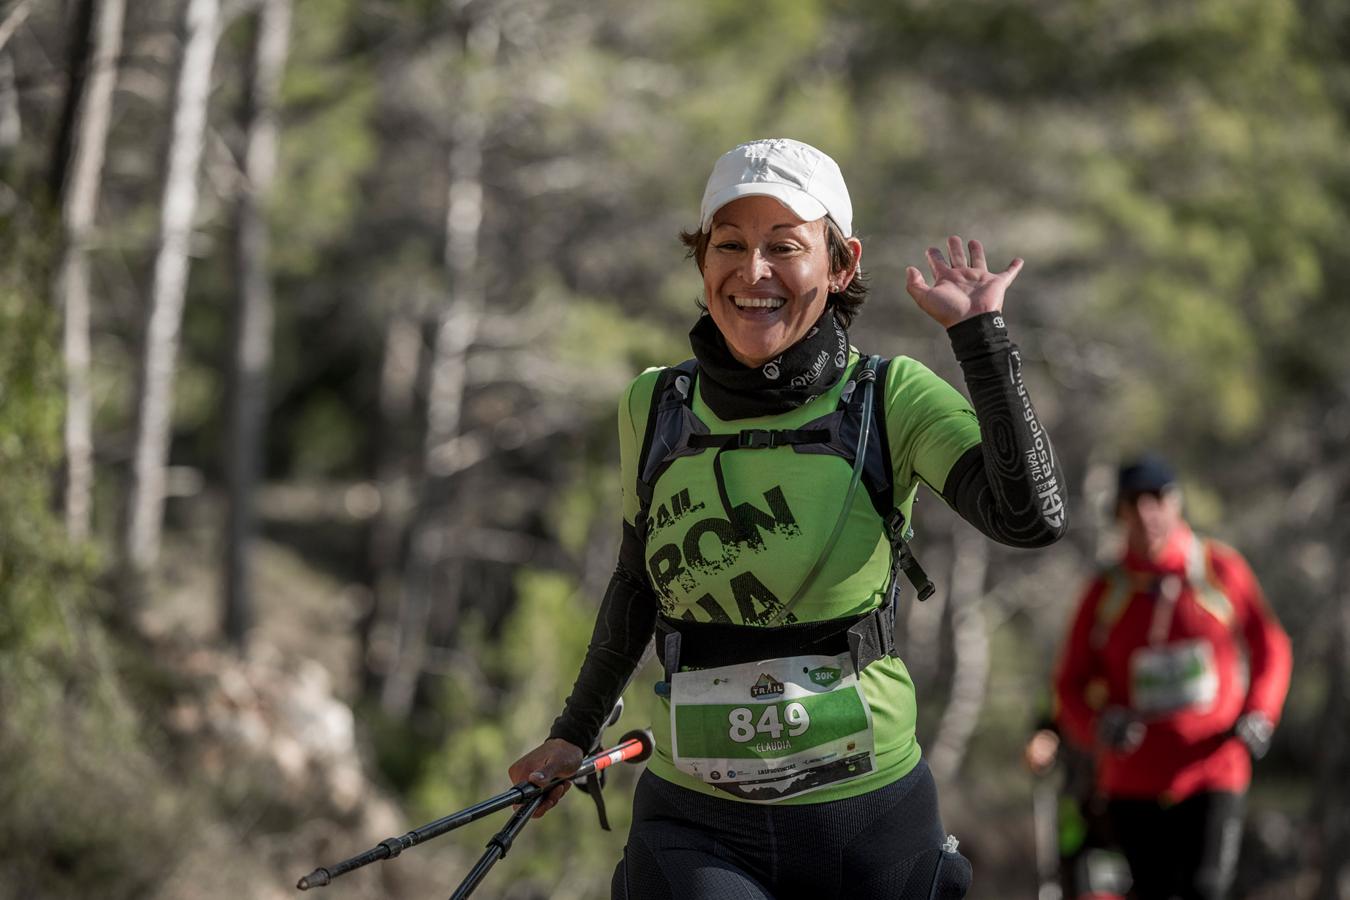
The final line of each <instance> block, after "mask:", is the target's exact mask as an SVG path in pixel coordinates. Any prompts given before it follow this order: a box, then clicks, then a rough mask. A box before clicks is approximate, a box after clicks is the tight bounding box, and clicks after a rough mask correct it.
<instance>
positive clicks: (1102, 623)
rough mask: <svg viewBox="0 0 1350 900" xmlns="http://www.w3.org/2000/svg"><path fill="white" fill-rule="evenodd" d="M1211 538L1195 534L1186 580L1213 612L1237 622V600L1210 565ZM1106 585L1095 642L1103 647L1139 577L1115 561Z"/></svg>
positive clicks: (1221, 618) (1228, 621)
mask: <svg viewBox="0 0 1350 900" xmlns="http://www.w3.org/2000/svg"><path fill="white" fill-rule="evenodd" d="M1209 545H1210V541H1209V540H1208V539H1207V538H1202V537H1200V536H1199V535H1194V536H1193V537H1192V539H1191V545H1190V546H1189V547H1188V548H1186V584H1188V585H1189V586H1190V587H1191V590H1192V591H1194V593H1195V600H1196V602H1197V603H1199V604H1200V606H1201V607H1203V608H1204V609H1205V610H1207V611H1208V612H1209V613H1210V615H1212V616H1214V618H1216V619H1218V620H1219V621H1220V622H1222V623H1223V624H1225V625H1231V624H1232V622H1233V602H1232V601H1231V600H1229V599H1228V595H1227V594H1226V593H1224V590H1223V586H1222V585H1221V584H1219V580H1218V579H1217V578H1215V577H1214V571H1213V569H1212V568H1211V566H1210V561H1209V560H1210V549H1209ZM1101 577H1102V579H1103V580H1104V581H1105V582H1106V587H1105V588H1103V590H1102V598H1101V600H1100V601H1099V602H1098V603H1097V615H1096V617H1095V618H1094V619H1093V623H1092V632H1091V638H1090V640H1091V644H1092V647H1093V649H1095V650H1100V649H1101V648H1102V647H1105V646H1106V642H1107V639H1108V638H1110V636H1111V630H1112V629H1113V628H1115V626H1116V622H1118V621H1119V620H1120V617H1121V616H1122V615H1123V614H1124V612H1125V607H1127V606H1128V605H1129V603H1130V598H1131V597H1133V596H1134V594H1135V589H1136V580H1135V577H1134V575H1133V574H1132V573H1131V572H1130V571H1129V570H1128V569H1126V568H1125V567H1124V566H1122V565H1119V564H1117V565H1114V566H1111V567H1110V568H1108V569H1106V570H1105V571H1104V572H1102V576H1101Z"/></svg>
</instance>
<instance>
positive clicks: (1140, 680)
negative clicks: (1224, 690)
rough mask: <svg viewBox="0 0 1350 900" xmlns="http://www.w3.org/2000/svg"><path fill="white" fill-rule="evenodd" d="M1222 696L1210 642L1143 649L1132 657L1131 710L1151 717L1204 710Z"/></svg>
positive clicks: (1192, 642) (1180, 642) (1135, 652)
mask: <svg viewBox="0 0 1350 900" xmlns="http://www.w3.org/2000/svg"><path fill="white" fill-rule="evenodd" d="M1218 694H1219V675H1218V672H1217V670H1216V668H1215V665H1214V648H1213V647H1212V646H1211V645H1210V643H1209V641H1205V640H1193V641H1177V642H1176V643H1172V644H1166V645H1164V646H1162V647H1141V648H1140V649H1138V650H1136V651H1134V653H1133V654H1132V655H1131V656H1130V706H1131V707H1132V708H1133V709H1135V710H1136V711H1138V712H1141V713H1149V714H1154V715H1157V714H1161V713H1172V712H1177V711H1179V710H1183V709H1205V708H1207V707H1209V706H1211V705H1212V704H1213V703H1214V699H1215V698H1216V697H1217V696H1218Z"/></svg>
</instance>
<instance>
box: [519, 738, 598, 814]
mask: <svg viewBox="0 0 1350 900" xmlns="http://www.w3.org/2000/svg"><path fill="white" fill-rule="evenodd" d="M584 757H585V754H584V753H583V752H582V750H581V748H580V747H578V746H577V745H576V744H573V743H571V742H570V741H565V740H563V739H562V738H549V739H548V740H546V741H544V742H543V743H542V744H540V745H539V746H538V747H535V748H534V749H533V750H531V751H530V752H529V753H526V754H525V755H524V756H522V757H521V758H520V759H518V760H516V761H515V762H514V763H512V764H511V768H510V769H508V770H507V771H508V773H509V774H510V777H511V783H512V784H520V783H521V782H522V781H528V782H530V783H531V784H537V785H541V786H542V785H545V784H548V783H549V782H550V781H553V780H554V779H555V778H566V777H567V776H568V775H571V774H572V773H573V772H575V771H576V770H577V769H578V768H579V767H580V766H581V761H582V759H583V758H584ZM571 787H572V782H570V781H566V782H563V783H562V784H560V785H558V786H557V787H555V788H554V789H553V790H551V791H549V792H548V794H547V796H545V797H544V802H543V803H540V804H539V808H538V809H536V810H535V811H534V818H536V819H537V818H539V817H540V816H542V815H543V814H544V813H546V812H548V811H549V810H550V809H552V808H553V807H555V806H557V805H558V801H559V800H561V799H562V798H563V794H566V793H567V791H568V790H569V789H570V788H571Z"/></svg>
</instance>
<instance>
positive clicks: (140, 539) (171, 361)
mask: <svg viewBox="0 0 1350 900" xmlns="http://www.w3.org/2000/svg"><path fill="white" fill-rule="evenodd" d="M219 24H220V3H219V0H188V8H187V16H186V26H187V28H186V32H187V33H186V41H185V45H184V48H183V62H182V67H181V69H180V72H179V76H178V89H177V94H176V97H175V99H174V109H173V130H172V136H171V138H170V143H169V157H168V171H167V174H166V176H165V180H164V201H163V207H162V209H161V213H160V238H159V251H158V253H157V254H156V257H155V270H154V277H153V283H152V287H151V295H150V310H149V318H148V324H147V327H146V334H145V348H144V351H143V356H142V365H141V381H140V395H139V397H138V402H137V422H136V446H135V451H134V458H133V464H132V476H131V494H130V498H129V501H128V512H127V528H126V531H125V538H124V544H123V548H122V550H123V562H124V565H125V567H126V569H127V571H128V574H130V575H132V576H133V577H137V578H138V577H140V576H144V575H145V574H147V573H148V572H149V571H150V569H151V567H152V566H153V565H154V564H155V561H156V560H157V559H158V557H159V546H160V534H161V530H162V527H163V517H164V477H165V467H166V464H167V462H168V456H169V438H170V427H171V424H172V419H173V383H174V370H175V366H176V364H177V356H178V342H179V331H180V329H181V326H182V321H183V302H184V298H185V296H186V293H187V276H188V242H189V240H190V239H191V236H192V221H193V216H194V215H195V213H196V210H197V175H198V169H199V168H200V163H201V155H202V142H203V136H204V134H205V130H206V114H207V104H208V101H209V99H210V94H211V66H212V64H213V62H214V61H215V53H216V44H217V41H218V40H219V31H220V28H219Z"/></svg>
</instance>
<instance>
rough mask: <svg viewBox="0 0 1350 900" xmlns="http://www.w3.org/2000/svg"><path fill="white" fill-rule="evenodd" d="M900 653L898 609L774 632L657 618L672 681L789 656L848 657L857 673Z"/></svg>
mask: <svg viewBox="0 0 1350 900" xmlns="http://www.w3.org/2000/svg"><path fill="white" fill-rule="evenodd" d="M894 652H895V604H894V603H891V602H887V603H885V604H883V605H882V606H880V607H878V608H877V609H874V610H872V611H871V612H867V613H863V614H862V615H859V616H851V617H848V618H844V619H828V620H826V621H824V622H800V623H794V624H791V625H776V626H771V627H764V626H746V625H733V624H731V623H729V622H693V621H688V620H684V619H672V618H669V617H667V616H657V617H656V656H657V658H658V659H660V660H661V665H662V667H663V668H664V669H665V673H666V681H667V682H669V681H670V678H671V676H672V675H674V674H675V673H676V672H678V671H680V670H681V669H710V668H714V667H716V666H731V665H737V664H740V663H747V662H758V661H759V660H762V659H779V658H781V657H785V656H838V655H839V654H841V653H847V654H848V655H849V658H850V659H851V660H852V661H853V671H855V672H862V670H863V669H865V668H867V667H868V666H870V665H871V664H872V663H874V662H876V661H877V660H879V659H882V658H884V657H886V656H890V655H891V654H893V653H894Z"/></svg>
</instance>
